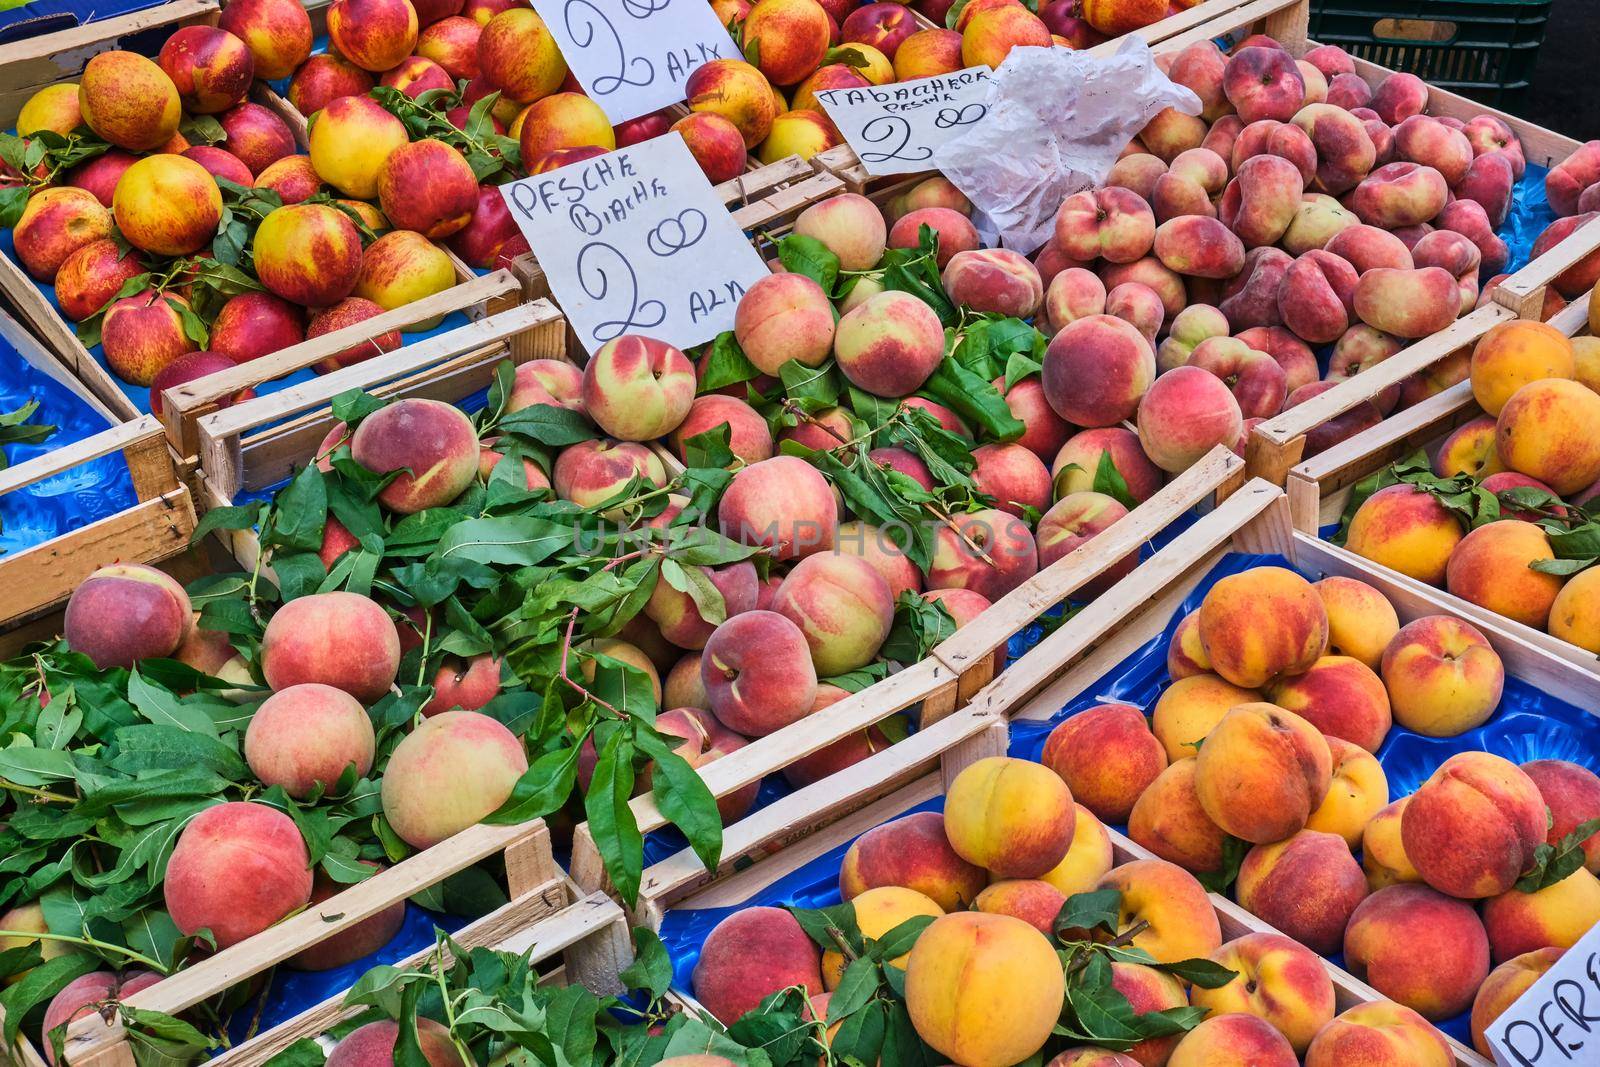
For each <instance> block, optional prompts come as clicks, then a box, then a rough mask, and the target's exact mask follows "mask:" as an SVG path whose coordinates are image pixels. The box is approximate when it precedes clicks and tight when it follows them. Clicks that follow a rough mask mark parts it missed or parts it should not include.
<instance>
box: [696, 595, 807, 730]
mask: <svg viewBox="0 0 1600 1067" xmlns="http://www.w3.org/2000/svg"><path fill="white" fill-rule="evenodd" d="M700 679H701V681H702V682H703V683H704V685H705V687H706V695H707V697H708V698H709V699H710V701H711V710H712V711H714V712H716V715H717V718H718V719H720V720H722V722H723V723H724V724H726V725H727V726H729V727H730V728H731V729H734V730H737V731H738V732H739V733H741V734H745V735H746V736H749V737H762V736H765V735H766V734H770V733H773V732H774V731H776V730H779V729H782V728H783V727H785V726H788V725H789V724H790V723H793V722H798V721H799V720H800V719H803V718H804V717H805V716H806V715H808V714H810V713H811V710H812V706H813V704H814V702H815V699H816V686H817V675H816V670H815V668H814V667H813V666H812V662H811V652H810V648H809V647H808V645H807V643H806V636H805V634H804V633H803V632H802V631H801V630H800V628H799V627H798V626H796V625H795V624H794V623H793V622H791V621H790V620H789V619H788V618H787V617H785V616H783V615H780V614H778V613H777V612H775V611H759V610H758V611H746V612H743V613H741V614H739V615H736V616H734V617H733V618H731V619H729V620H728V621H727V622H724V623H723V624H722V625H720V626H718V627H717V629H716V631H715V632H714V633H712V635H711V637H710V638H709V639H708V640H707V641H706V646H705V652H704V654H703V655H702V656H701V658H700Z"/></svg>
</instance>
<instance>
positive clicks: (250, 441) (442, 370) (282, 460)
mask: <svg viewBox="0 0 1600 1067" xmlns="http://www.w3.org/2000/svg"><path fill="white" fill-rule="evenodd" d="M372 321H374V322H376V321H378V320H376V319H374V320H372ZM565 335H566V323H565V320H563V319H562V317H561V315H560V313H559V312H557V311H556V309H555V308H554V307H552V306H551V305H550V304H549V302H547V301H543V300H535V301H533V302H532V303H528V304H521V305H518V306H516V307H513V308H510V309H509V310H506V311H502V312H500V313H499V314H497V315H491V316H489V317H488V318H484V319H479V320H478V321H476V322H472V323H468V324H467V325H465V326H461V327H458V328H457V329H454V330H449V331H447V332H445V333H441V334H438V335H435V336H433V337H429V338H427V339H425V340H422V341H418V342H416V343H415V344H411V345H407V346H406V347H404V348H400V349H397V350H395V351H394V352H391V353H389V354H388V356H386V357H385V358H383V359H381V360H376V359H375V360H368V361H367V362H365V363H357V364H355V365H354V366H351V367H344V368H342V369H340V370H337V371H335V372H333V373H332V374H324V375H322V376H321V377H319V378H316V379H315V380H313V381H309V382H305V383H303V384H301V385H297V386H293V387H291V388H288V389H284V390H282V391H280V392H277V393H273V394H272V395H270V396H266V397H262V398H260V399H259V400H257V401H254V402H251V403H248V404H237V405H235V406H233V407H230V408H222V409H220V410H218V411H214V412H212V413H210V414H208V415H202V416H200V417H199V418H198V419H197V420H196V421H195V435H196V442H197V446H198V450H199V459H200V489H199V492H200V494H201V496H202V506H203V508H206V509H209V508H212V507H216V506H219V505H226V504H230V503H233V502H234V498H235V497H236V496H237V495H238V494H239V493H241V492H260V491H262V490H265V489H268V488H269V487H271V486H273V485H275V484H277V483H278V482H281V481H283V480H284V479H285V478H288V477H289V476H290V475H292V474H293V473H294V472H295V471H297V470H299V469H300V468H301V467H304V466H305V465H306V464H307V463H308V462H310V461H311V459H312V458H313V456H314V455H315V452H316V447H317V445H318V444H319V443H321V441H322V439H323V437H325V436H326V435H327V433H328V431H329V430H330V429H332V428H333V425H334V422H335V421H336V420H335V419H334V417H333V411H332V409H331V407H330V404H331V402H332V401H333V398H334V397H336V396H338V395H339V394H340V393H343V392H346V391H348V390H351V389H361V390H364V391H366V392H370V393H372V394H373V395H375V396H380V397H399V396H420V397H427V398H429V399H433V400H443V401H447V402H452V403H453V402H458V401H460V400H462V399H463V398H465V397H469V396H471V395H472V394H473V393H475V392H477V391H479V390H481V389H485V388H487V387H488V386H489V384H490V383H491V382H492V381H493V380H494V371H495V367H496V366H497V365H498V364H499V363H501V362H502V361H504V360H508V359H509V360H510V361H512V362H513V363H517V364H521V363H526V362H528V361H529V360H534V359H562V358H564V355H565V352H566V336H565ZM335 336H337V335H336V334H329V335H328V336H327V337H326V338H319V339H318V340H319V341H324V340H327V341H331V339H332V338H334V337H335ZM331 347H333V348H337V347H338V344H333V345H331ZM174 392H175V393H176V392H177V391H176V390H175V391H174Z"/></svg>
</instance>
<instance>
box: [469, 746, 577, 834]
mask: <svg viewBox="0 0 1600 1067" xmlns="http://www.w3.org/2000/svg"><path fill="white" fill-rule="evenodd" d="M578 752H579V746H578V745H577V744H573V745H572V746H570V747H567V748H560V749H556V750H555V751H554V752H546V753H545V754H544V755H542V756H540V757H539V758H538V759H536V760H534V761H533V763H532V764H530V765H529V767H528V769H527V770H526V771H524V772H523V774H522V777H520V778H518V779H517V784H516V785H515V786H513V787H512V789H511V795H510V796H509V797H507V798H506V802H505V803H504V804H502V805H500V807H499V809H498V810H496V811H494V812H493V813H491V814H490V815H488V816H487V817H485V818H484V820H483V821H484V822H486V823H492V824H494V825H497V826H506V825H515V824H516V823H523V822H528V821H529V820H530V819H542V818H544V817H545V816H546V815H551V814H553V813H555V812H557V811H559V810H560V809H561V807H562V805H564V804H565V803H566V802H567V798H568V797H570V796H571V795H572V787H573V786H574V785H575V784H576V783H577V780H578Z"/></svg>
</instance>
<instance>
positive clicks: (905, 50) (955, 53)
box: [894, 28, 965, 82]
mask: <svg viewBox="0 0 1600 1067" xmlns="http://www.w3.org/2000/svg"><path fill="white" fill-rule="evenodd" d="M963 66H965V64H964V63H963V61H962V58H961V34H959V33H957V32H956V31H954V30H946V29H937V28H935V29H926V30H918V31H917V32H916V33H913V34H912V35H911V36H909V37H907V38H906V39H905V40H904V41H901V42H900V47H899V48H897V49H895V52H894V80H895V81H898V82H903V81H910V80H912V79H913V78H931V77H934V76H936V75H939V74H954V73H955V72H956V71H958V70H960V69H962V67H963Z"/></svg>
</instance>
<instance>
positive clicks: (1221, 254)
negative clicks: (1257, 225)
mask: <svg viewBox="0 0 1600 1067" xmlns="http://www.w3.org/2000/svg"><path fill="white" fill-rule="evenodd" d="M1153 247H1154V250H1155V255H1156V258H1157V259H1159V260H1160V261H1161V263H1162V265H1163V266H1165V267H1166V268H1167V269H1168V270H1171V271H1173V272H1175V273H1177V274H1183V275H1188V276H1191V277H1196V278H1232V277H1233V276H1234V275H1236V274H1238V273H1239V272H1240V271H1241V270H1243V269H1244V242H1243V241H1241V240H1239V238H1238V237H1236V236H1234V234H1233V231H1231V230H1229V229H1228V228H1227V227H1226V226H1224V225H1223V224H1222V223H1220V222H1218V221H1217V220H1216V219H1213V218H1207V217H1206V216H1204V215H1183V216H1180V217H1178V218H1175V219H1170V220H1168V221H1167V222H1163V223H1162V224H1161V226H1160V227H1159V228H1158V229H1157V230H1156V235H1155V242H1154V246H1153Z"/></svg>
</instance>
